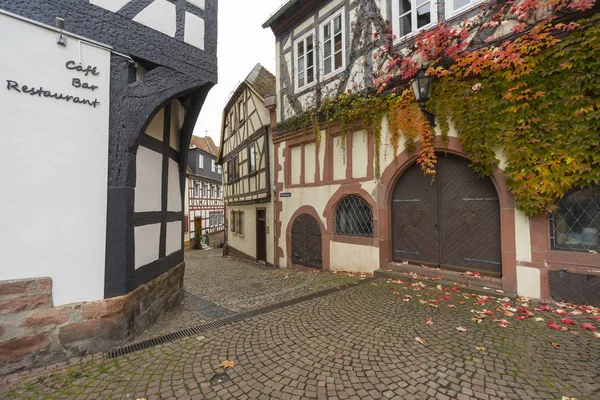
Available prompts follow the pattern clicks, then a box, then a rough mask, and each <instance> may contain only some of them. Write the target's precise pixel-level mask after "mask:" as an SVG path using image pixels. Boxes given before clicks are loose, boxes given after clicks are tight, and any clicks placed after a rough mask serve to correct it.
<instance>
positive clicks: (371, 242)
mask: <svg viewBox="0 0 600 400" xmlns="http://www.w3.org/2000/svg"><path fill="white" fill-rule="evenodd" d="M331 241H332V242H337V243H346V244H353V245H359V246H370V247H379V243H378V240H377V239H376V238H374V237H364V236H350V235H338V234H336V233H334V234H333V235H332V236H331Z"/></svg>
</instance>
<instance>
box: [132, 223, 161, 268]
mask: <svg viewBox="0 0 600 400" xmlns="http://www.w3.org/2000/svg"><path fill="white" fill-rule="evenodd" d="M133 235H134V239H135V262H134V266H135V269H138V268H139V267H143V266H144V265H146V264H149V263H151V262H152V261H155V260H158V249H159V245H160V224H152V225H144V226H136V227H135V229H134V231H133Z"/></svg>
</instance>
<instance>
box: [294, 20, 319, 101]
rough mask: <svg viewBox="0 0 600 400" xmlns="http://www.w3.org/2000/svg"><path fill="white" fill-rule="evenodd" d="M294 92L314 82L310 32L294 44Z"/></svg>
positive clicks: (312, 42)
mask: <svg viewBox="0 0 600 400" xmlns="http://www.w3.org/2000/svg"><path fill="white" fill-rule="evenodd" d="M294 60H295V65H294V66H295V69H296V74H295V77H296V90H300V89H303V88H305V87H308V86H311V85H312V84H313V83H314V82H315V49H314V33H313V32H310V33H308V34H307V35H305V36H304V37H302V38H300V39H298V40H297V41H296V42H294Z"/></svg>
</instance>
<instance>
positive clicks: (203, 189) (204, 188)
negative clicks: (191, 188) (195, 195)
mask: <svg viewBox="0 0 600 400" xmlns="http://www.w3.org/2000/svg"><path fill="white" fill-rule="evenodd" d="M207 192H208V188H207V187H206V184H204V185H202V198H204V199H205V198H206V196H208V193H207Z"/></svg>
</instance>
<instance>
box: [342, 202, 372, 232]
mask: <svg viewBox="0 0 600 400" xmlns="http://www.w3.org/2000/svg"><path fill="white" fill-rule="evenodd" d="M335 233H337V234H338V235H351V236H364V237H373V211H372V210H371V207H369V204H367V202H366V201H364V200H363V199H362V197H360V196H357V195H354V194H353V195H350V196H346V197H344V198H343V199H342V200H341V201H340V202H339V203H338V205H337V206H336V208H335Z"/></svg>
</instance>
